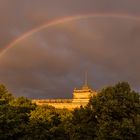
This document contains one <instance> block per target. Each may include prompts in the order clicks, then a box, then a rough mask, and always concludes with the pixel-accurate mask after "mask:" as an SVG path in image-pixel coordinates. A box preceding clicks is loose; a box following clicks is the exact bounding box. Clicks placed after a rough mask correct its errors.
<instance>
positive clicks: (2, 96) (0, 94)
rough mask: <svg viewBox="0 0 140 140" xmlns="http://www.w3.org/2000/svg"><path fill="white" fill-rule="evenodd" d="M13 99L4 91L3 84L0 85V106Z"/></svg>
mask: <svg viewBox="0 0 140 140" xmlns="http://www.w3.org/2000/svg"><path fill="white" fill-rule="evenodd" d="M13 99H14V96H13V95H12V94H11V93H10V92H9V91H8V90H7V89H6V87H5V86H4V85H3V84H0V105H2V104H7V103H9V102H10V101H12V100H13Z"/></svg>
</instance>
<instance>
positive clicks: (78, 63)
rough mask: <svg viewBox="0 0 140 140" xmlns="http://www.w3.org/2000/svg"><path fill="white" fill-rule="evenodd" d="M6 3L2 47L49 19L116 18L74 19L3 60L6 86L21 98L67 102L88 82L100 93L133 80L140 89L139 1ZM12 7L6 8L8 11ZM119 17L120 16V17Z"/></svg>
mask: <svg viewBox="0 0 140 140" xmlns="http://www.w3.org/2000/svg"><path fill="white" fill-rule="evenodd" d="M10 3H11V2H9V1H6V0H5V1H1V2H0V7H1V9H2V10H1V12H0V15H1V19H0V20H1V23H0V24H1V27H0V30H1V32H0V35H1V38H0V46H1V48H0V49H4V46H6V45H7V44H8V43H9V42H10V41H12V40H13V39H16V37H18V36H20V35H22V34H23V33H24V32H26V31H29V30H31V29H33V28H34V27H37V26H39V25H42V24H43V23H45V22H46V21H47V20H48V21H49V20H51V19H55V18H62V17H63V16H65V17H66V16H74V15H81V14H87V13H93V14H94V13H95V14H96V13H97V14H98V13H102V14H103V15H104V14H105V13H111V14H114V17H110V16H107V14H106V15H105V16H104V17H96V18H95V17H93V18H87V19H80V20H74V21H70V22H65V23H62V24H58V25H55V26H52V27H50V28H46V29H44V30H42V31H40V32H37V33H35V34H33V35H31V36H30V37H28V38H25V39H24V40H22V41H21V42H19V43H18V44H16V45H15V46H14V47H12V48H10V49H9V50H8V51H7V52H6V53H5V55H3V56H1V58H0V83H4V84H6V85H7V87H8V89H9V90H10V91H11V92H13V93H14V94H15V95H16V96H26V97H30V98H67V97H71V96H72V91H73V89H74V88H75V87H78V88H79V87H80V86H81V85H83V82H84V73H85V71H87V72H88V83H89V85H90V86H91V87H92V88H95V89H96V90H98V89H101V88H102V87H104V86H107V85H110V84H114V83H116V82H118V81H128V82H129V83H130V84H131V85H132V87H133V88H134V89H136V90H138V91H140V88H139V82H140V77H139V71H140V64H139V59H140V56H139V51H140V47H139V46H140V20H138V19H137V20H134V19H132V18H123V17H121V13H122V15H124V13H125V14H127V15H131V17H132V16H134V17H136V16H137V17H138V16H139V14H140V11H139V6H140V2H138V1H135V0H134V1H128V0H127V1H125V0H123V1H117V2H115V4H114V3H113V2H112V1H109V0H106V1H104V2H102V1H99V0H98V1H95V0H87V1H86V2H85V1H83V0H77V1H76V2H75V1H74V0H72V1H69V2H68V1H67V2H66V1H64V0H57V1H53V2H52V1H49V0H44V1H43V0H42V1H35V2H34V1H33V0H30V1H22V2H19V1H17V0H13V1H12V3H11V4H10ZM5 9H6V10H5ZM115 15H120V18H119V17H118V16H117V17H116V16H115Z"/></svg>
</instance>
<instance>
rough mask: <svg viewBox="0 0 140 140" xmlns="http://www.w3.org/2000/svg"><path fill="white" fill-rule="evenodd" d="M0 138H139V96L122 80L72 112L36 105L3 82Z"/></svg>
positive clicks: (0, 101)
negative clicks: (14, 93) (9, 88)
mask: <svg viewBox="0 0 140 140" xmlns="http://www.w3.org/2000/svg"><path fill="white" fill-rule="evenodd" d="M0 140H140V95H139V93H137V92H135V91H132V90H131V88H130V86H129V84H128V83H126V82H121V83H118V84H116V85H115V86H109V87H106V88H104V89H102V90H101V91H100V92H99V93H98V95H97V96H94V97H92V98H91V99H90V101H89V103H88V105H87V106H86V107H81V108H79V109H78V108H77V109H75V110H73V111H69V110H67V109H62V110H61V109H56V108H54V107H52V106H36V105H35V104H33V103H32V102H31V100H29V99H27V98H25V97H19V98H15V97H14V96H13V95H12V94H11V93H9V91H8V90H7V89H6V87H5V86H4V85H0Z"/></svg>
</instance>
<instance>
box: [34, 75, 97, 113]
mask: <svg viewBox="0 0 140 140" xmlns="http://www.w3.org/2000/svg"><path fill="white" fill-rule="evenodd" d="M96 94H97V92H96V91H94V90H92V89H91V88H89V86H88V84H87V78H85V84H84V85H83V87H82V88H81V89H74V91H73V98H72V99H35V100H32V102H33V103H36V104H37V105H51V106H54V107H55V108H59V109H63V108H67V109H70V110H72V109H74V108H79V107H80V106H83V107H84V106H86V105H87V104H88V102H89V99H90V97H92V96H96Z"/></svg>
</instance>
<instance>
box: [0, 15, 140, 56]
mask: <svg viewBox="0 0 140 140" xmlns="http://www.w3.org/2000/svg"><path fill="white" fill-rule="evenodd" d="M97 17H100V18H105V17H112V18H114V17H115V18H123V19H124V18H125V19H132V20H139V19H140V17H134V16H132V15H115V14H86V15H76V16H69V17H63V18H60V19H55V20H52V21H50V22H47V23H45V24H43V25H41V26H38V27H36V28H34V29H32V30H30V31H28V32H26V33H24V34H23V35H21V36H19V37H18V38H16V39H15V40H13V41H12V42H10V43H9V44H8V45H7V46H5V47H4V49H3V50H2V51H1V52H0V57H1V56H3V55H4V54H5V53H6V52H7V51H8V50H9V49H10V48H12V47H14V46H15V45H16V44H17V43H19V42H20V41H22V40H24V39H25V38H27V37H29V36H31V35H33V34H34V33H37V32H39V31H41V30H43V29H46V28H49V27H52V26H55V25H58V24H62V23H66V22H70V21H73V20H80V19H87V18H97Z"/></svg>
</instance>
